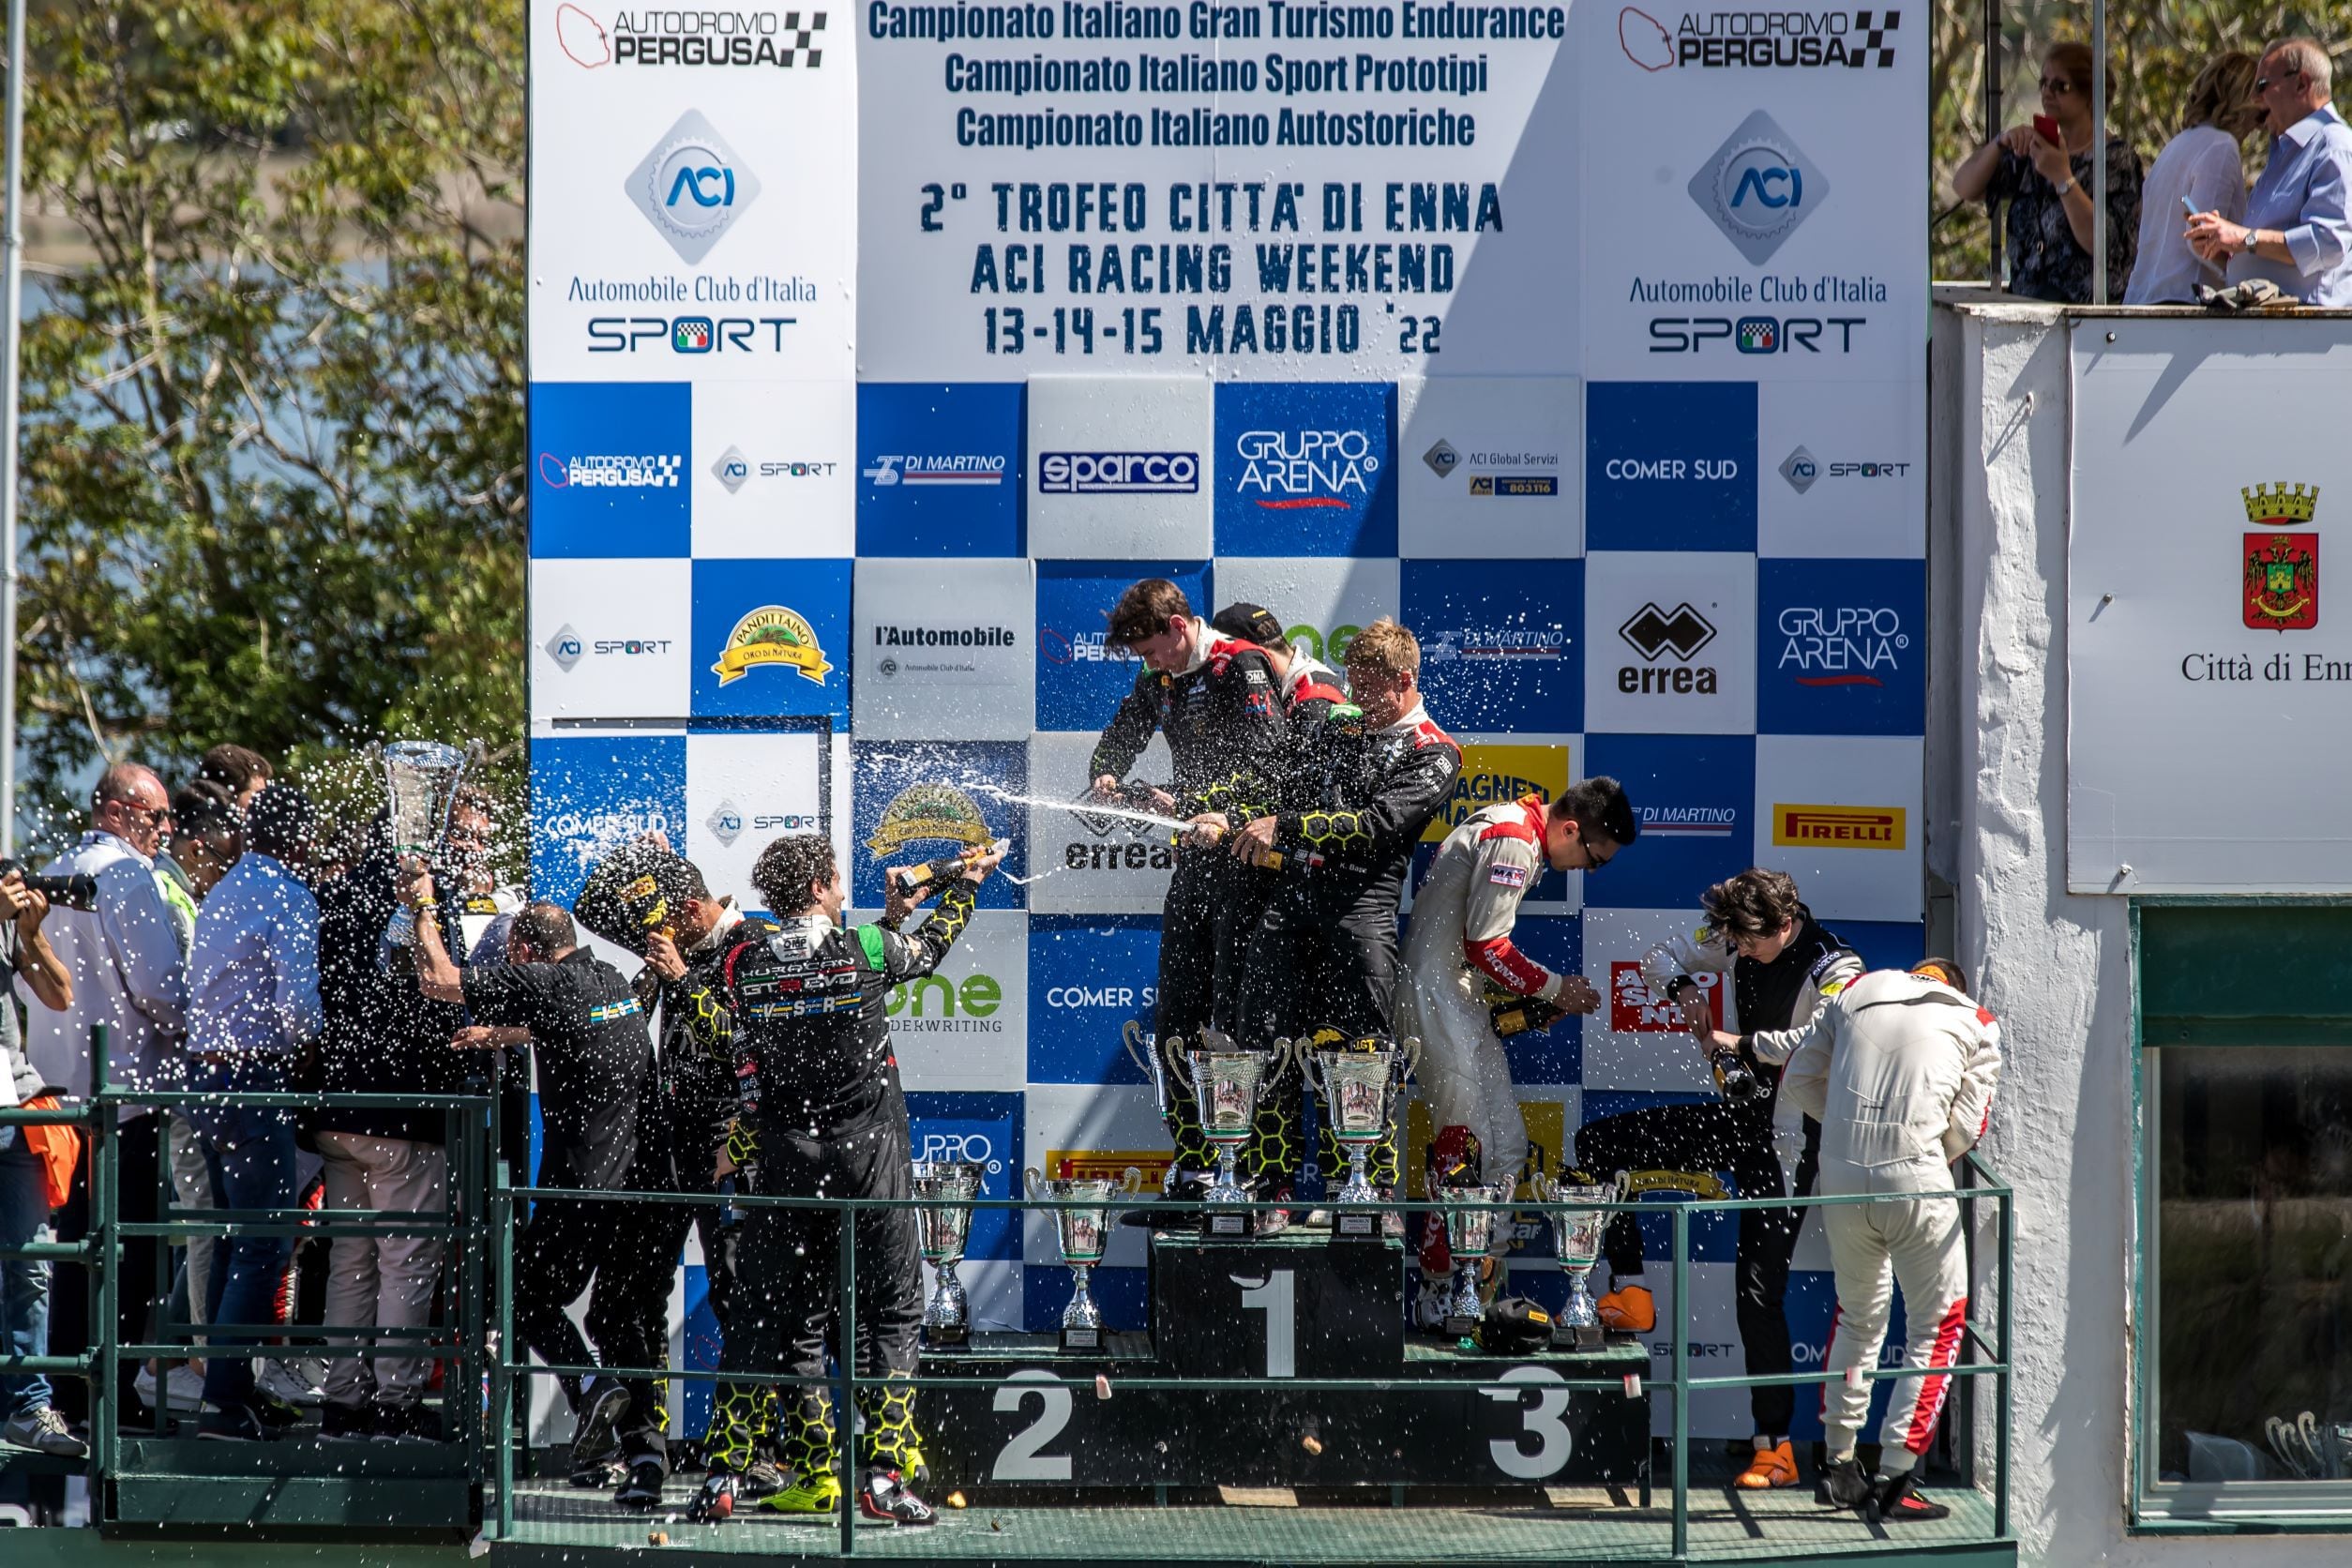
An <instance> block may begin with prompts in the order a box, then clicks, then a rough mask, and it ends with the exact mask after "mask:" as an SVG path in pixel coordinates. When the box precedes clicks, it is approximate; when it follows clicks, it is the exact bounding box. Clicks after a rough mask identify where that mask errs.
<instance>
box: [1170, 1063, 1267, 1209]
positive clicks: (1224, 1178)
mask: <svg viewBox="0 0 2352 1568" xmlns="http://www.w3.org/2000/svg"><path fill="white" fill-rule="evenodd" d="M1290 1052H1291V1045H1290V1042H1289V1041H1288V1040H1277V1041H1275V1042H1274V1049H1273V1050H1272V1051H1271V1052H1267V1051H1252V1050H1235V1051H1220V1050H1196V1051H1193V1052H1191V1053H1189V1054H1188V1056H1187V1057H1186V1059H1185V1060H1186V1062H1187V1063H1188V1064H1189V1065H1190V1066H1191V1069H1192V1086H1193V1090H1194V1092H1195V1093H1197V1094H1199V1097H1200V1131H1201V1135H1202V1136H1203V1137H1204V1138H1207V1139H1208V1140H1209V1142H1210V1143H1211V1144H1213V1145H1214V1147H1215V1149H1216V1152H1217V1178H1216V1180H1215V1181H1214V1182H1213V1183H1211V1184H1210V1185H1209V1190H1208V1191H1207V1192H1205V1193H1203V1194H1202V1195H1201V1203H1202V1204H1203V1205H1204V1217H1203V1220H1202V1227H1201V1233H1202V1234H1203V1235H1207V1236H1246V1235H1249V1234H1250V1233H1251V1232H1252V1230H1253V1229H1255V1227H1253V1226H1252V1225H1251V1223H1250V1221H1251V1219H1252V1218H1253V1216H1252V1214H1250V1212H1249V1211H1248V1210H1246V1209H1235V1208H1231V1207H1229V1205H1232V1204H1237V1203H1247V1202H1248V1201H1249V1193H1248V1191H1247V1190H1246V1189H1245V1188H1244V1187H1243V1185H1242V1184H1241V1176H1240V1172H1239V1171H1237V1170H1236V1169H1235V1168H1234V1165H1235V1162H1236V1161H1238V1160H1239V1159H1240V1158H1241V1154H1242V1145H1243V1144H1244V1143H1247V1142H1248V1141H1249V1139H1250V1135H1251V1133H1253V1132H1254V1131H1256V1130H1257V1126H1258V1091H1259V1086H1260V1085H1261V1084H1263V1083H1265V1081H1266V1080H1267V1079H1269V1078H1274V1077H1277V1076H1278V1075H1279V1074H1280V1073H1281V1070H1282V1065H1283V1063H1286V1062H1288V1061H1289V1058H1290Z"/></svg>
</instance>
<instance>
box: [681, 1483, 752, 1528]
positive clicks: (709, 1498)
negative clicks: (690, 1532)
mask: <svg viewBox="0 0 2352 1568" xmlns="http://www.w3.org/2000/svg"><path fill="white" fill-rule="evenodd" d="M741 1485H743V1483H742V1479H741V1478H740V1477H738V1476H737V1475H736V1474H735V1473H734V1472H733V1471H731V1470H713V1471H711V1472H710V1473H709V1474H708V1475H706V1476H704V1477H703V1478H702V1485H701V1489H700V1490H699V1491H697V1492H696V1493H695V1494H694V1500H692V1501H691V1502H688V1503H687V1504H686V1517H687V1518H688V1519H690V1520H692V1521H693V1522H694V1523H696V1524H698V1525H723V1524H725V1523H726V1522H727V1521H728V1520H730V1519H731V1518H733V1517H734V1516H735V1493H736V1489H737V1488H738V1487H739V1486H741Z"/></svg>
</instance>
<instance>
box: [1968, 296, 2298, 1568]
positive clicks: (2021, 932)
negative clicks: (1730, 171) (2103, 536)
mask: <svg viewBox="0 0 2352 1568" xmlns="http://www.w3.org/2000/svg"><path fill="white" fill-rule="evenodd" d="M1935 333H1936V338H1935V342H1936V348H1935V357H1934V369H1935V376H1936V392H1935V400H1934V403H1933V408H1934V417H1935V436H1934V445H1933V447H1932V451H1933V454H1934V458H1935V461H1936V464H1937V471H1936V473H1935V474H1934V475H1932V477H1931V485H1932V487H1933V492H1934V493H1933V499H1932V500H1931V504H1930V513H1929V530H1930V535H1929V552H1930V560H1931V573H1932V574H1933V581H1934V583H1935V584H1936V586H1935V587H1933V588H1931V595H1932V596H1933V597H1932V603H1933V607H1934V610H1935V612H1936V613H1937V615H1938V616H1939V617H1949V618H1950V619H1949V635H1946V634H1945V633H1944V632H1941V631H1939V632H1938V633H1937V640H1936V643H1935V646H1936V649H1937V653H1938V655H1939V656H1941V658H1942V662H1939V664H1938V665H1937V671H1938V673H1940V674H1941V675H1942V676H1943V677H1944V679H1943V682H1942V683H1941V685H1940V686H1938V685H1937V684H1934V683H1936V681H1937V677H1936V676H1935V675H1931V692H1935V691H1937V690H1941V691H1943V692H1945V693H1948V694H1949V696H1950V697H1951V699H1952V706H1951V707H1950V708H1949V709H1948V710H1947V709H1945V708H1943V707H1942V706H1941V704H1940V702H1939V700H1938V699H1937V697H1935V696H1931V700H1930V712H1929V721H1928V736H1929V738H1928V772H1929V780H1928V788H1927V800H1928V803H1929V818H1930V822H1931V837H1930V840H1929V845H1928V865H1929V867H1930V868H1931V870H1934V871H1937V872H1938V873H1940V874H1944V875H1948V876H1950V877H1951V878H1952V882H1953V883H1954V885H1955V889H1956V893H1957V902H1958V932H1959V952H1958V954H1957V955H1956V957H1959V958H1960V960H1961V961H1962V962H1963V963H1965V964H1966V965H1968V969H1969V972H1970V973H1971V975H1973V976H1975V977H1977V983H1978V989H1979V993H1980V995H1981V997H1982V999H1983V1001H1984V1003H1986V1005H1988V1006H1990V1007H1991V1008H1992V1009H1993V1010H1994V1011H1995V1012H1996V1013H1998V1014H1999V1015H2000V1018H2001V1028H2002V1035H2003V1041H2004V1046H2005V1055H2006V1065H2005V1068H2004V1072H2003V1078H2002V1083H2001V1092H2000V1097H1999V1102H1998V1106H1997V1107H1996V1108H1995V1111H1994V1116H1993V1126H1992V1131H1991V1132H1990V1134H1989V1135H1988V1137H1987V1138H1986V1141H1985V1145H1984V1151H1983V1152H1984V1155H1985V1158H1986V1159H1987V1160H1988V1161H1989V1162H1990V1163H1991V1164H1992V1165H1993V1166H1994V1168H1996V1169H1998V1171H2000V1172H2001V1174H2002V1175H2003V1176H2005V1177H2006V1178H2007V1179H2008V1180H2009V1182H2010V1183H2011V1184H2013V1186H2014V1187H2015V1188H2016V1191H2017V1241H2016V1275H2015V1295H2016V1300H2015V1303H2014V1312H2015V1317H2014V1324H2015V1329H2014V1333H2015V1363H2016V1367H2017V1376H2016V1379H2015V1383H2014V1390H2015V1405H2014V1423H2013V1429H2012V1430H2013V1450H2012V1466H2013V1469H2012V1482H2011V1485H2012V1488H2013V1490H2012V1494H2011V1496H2012V1507H2013V1527H2014V1529H2015V1530H2016V1532H2017V1536H2018V1539H2019V1542H2020V1543H2021V1545H2022V1548H2023V1557H2024V1560H2026V1561H2028V1562H2035V1563H2050V1564H2065V1565H2067V1568H2073V1565H2076V1564H2083V1563H2092V1562H2101V1563H2122V1564H2132V1563H2161V1564H2165V1565H2186V1564H2193V1563H2208V1562H2230V1563H2238V1562H2260V1563H2266V1564H2268V1563H2280V1564H2290V1563H2292V1564H2300V1563H2313V1564H2318V1563H2323V1562H2324V1563H2331V1564H2332V1563H2337V1562H2341V1561H2342V1560H2344V1542H2343V1541H2342V1540H2341V1539H2340V1538H2337V1539H2329V1538H2327V1537H2316V1538H2314V1537H2287V1536H2274V1537H2244V1536H2240V1537H2227V1536H2224V1537H2210V1538H2198V1537H2179V1536H2172V1537H2157V1536H2147V1535H2141V1536H2129V1535H2127V1534H2126V1533H2125V1521H2126V1509H2127V1498H2128V1489H2127V1479H2126V1474H2125V1433H2126V1430H2127V1426H2128V1424H2129V1423H2130V1421H2131V1419H2132V1417H2131V1388H2132V1339H2133V1323H2132V1316H2131V1305H2132V1304H2131V1280H2132V1258H2133V1249H2134V1248H2135V1247H2136V1245H2137V1241H2136V1234H2137V1229H2138V1223H2137V1214H2136V1210H2135V1207H2134V1201H2133V1199H2134V1193H2133V1142H2132V1139H2133V1122H2132V1115H2133V1111H2132V1081H2133V1079H2132V1049H2133V1047H2132V972H2131V951H2130V949H2131V942H2130V934H2129V925H2128V921H2129V908H2128V905H2127V903H2126V901H2125V900H2123V899H2121V898H2110V897H2077V896H2073V895H2070V894H2068V893H2067V891H2066V841H2065V822H2066V809H2065V807H2066V641H2065V639H2066V625H2065V602H2066V599H2065V595H2066V534H2067V531H2066V517H2067V480H2068V462H2069V452H2068V438H2069V429H2070V420H2069V417H2068V412H2067V391H2068V366H2067V341H2066V326H2065V321H2064V318H2063V317H2062V316H2061V315H2060V313H2059V312H2058V311H2056V310H2054V309H2043V308H2036V307H2030V306H2020V305H2013V304H2009V305H1998V306H1994V305H1983V306H1980V305H1972V304H1953V303H1951V302H1949V301H1946V302H1939V305H1938V308H1937V311H1936V327H1935ZM1947 716H1948V717H1949V719H1950V721H1951V722H1950V724H1949V727H1946V725H1945V723H1944V722H1943V720H1944V719H1945V717H1947ZM1946 803H1949V805H1950V807H1951V817H1950V818H1948V817H1947V816H1946V814H1945V813H1944V812H1943V811H1940V810H1938V809H1937V807H1938V806H1939V805H1943V804H1946ZM1948 821H1951V822H1954V823H1955V824H1956V831H1951V830H1950V829H1947V828H1946V823H1947V822H1948ZM1937 831H1942V832H1944V833H1945V834H1946V835H1947V837H1946V838H1945V840H1944V841H1943V842H1940V843H1939V842H1938V841H1937ZM1990 1240H1991V1238H1990V1237H1989V1236H1988V1237H1987V1238H1986V1241H1987V1242H1988V1244H1989V1242H1990ZM1987 1250H1988V1253H1989V1246H1988V1249H1987ZM1984 1411H1985V1413H1984V1416H1983V1428H1982V1431H1981V1434H1980V1437H1981V1440H1982V1442H1983V1448H1982V1449H1981V1450H1980V1452H1983V1453H1985V1454H1987V1455H1989V1454H1990V1452H1991V1443H1992V1426H1991V1420H1990V1401H1989V1399H1988V1400H1987V1401H1986V1403H1985V1406H1984Z"/></svg>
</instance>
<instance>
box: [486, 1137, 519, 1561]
mask: <svg viewBox="0 0 2352 1568" xmlns="http://www.w3.org/2000/svg"><path fill="white" fill-rule="evenodd" d="M514 1220H515V1200H514V1198H513V1196H512V1194H511V1193H510V1192H509V1190H508V1183H507V1180H506V1162H505V1160H500V1161H498V1162H497V1164H496V1165H494V1166H493V1167H492V1168H491V1172H490V1244H491V1245H492V1247H493V1248H494V1249H495V1254H496V1257H497V1260H498V1333H497V1335H496V1336H495V1337H494V1338H493V1339H492V1340H491V1341H490V1347H489V1349H490V1441H492V1442H493V1443H495V1444H497V1448H496V1450H495V1453H496V1455H497V1472H498V1515H497V1526H498V1537H499V1539H500V1540H505V1538H506V1537H508V1536H510V1535H512V1534H513V1533H514V1531H515V1380H514V1376H513V1374H512V1373H510V1372H509V1371H508V1370H507V1357H509V1356H510V1355H512V1354H513V1353H514V1342H515V1224H514Z"/></svg>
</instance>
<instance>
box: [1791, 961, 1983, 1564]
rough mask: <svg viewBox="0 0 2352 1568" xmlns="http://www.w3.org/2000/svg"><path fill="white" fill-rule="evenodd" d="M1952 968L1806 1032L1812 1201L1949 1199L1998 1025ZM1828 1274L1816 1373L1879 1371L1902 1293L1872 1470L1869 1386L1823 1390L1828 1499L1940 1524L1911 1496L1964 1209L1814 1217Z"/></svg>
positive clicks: (1950, 1332)
mask: <svg viewBox="0 0 2352 1568" xmlns="http://www.w3.org/2000/svg"><path fill="white" fill-rule="evenodd" d="M1967 983H1968V981H1967V976H1966V975H1964V974H1962V973H1961V972H1960V966H1959V965H1957V964H1955V963H1953V962H1952V960H1951V959H1949V958H1923V959H1922V960H1921V961H1920V962H1919V963H1918V964H1917V965H1916V966H1914V967H1913V968H1912V970H1911V971H1910V972H1908V973H1904V972H1901V971H1898V970H1878V971H1877V972H1873V973H1869V974H1865V975H1863V976H1862V978H1861V979H1859V980H1857V981H1855V982H1854V983H1853V984H1852V985H1850V986H1847V988H1846V989H1845V990H1844V991H1843V992H1841V993H1840V994H1839V995H1838V996H1837V997H1836V998H1835V999H1834V1000H1833V1001H1832V1002H1831V1003H1830V1004H1829V1005H1828V1006H1827V1007H1825V1008H1823V1009H1822V1010H1821V1012H1820V1013H1819V1015H1818V1016H1817V1017H1816V1018H1814V1020H1813V1025H1812V1027H1811V1028H1809V1029H1808V1030H1806V1031H1805V1033H1804V1036H1803V1038H1802V1040H1801V1041H1800V1042H1799V1043H1798V1045H1797V1048H1796V1050H1795V1051H1794V1052H1793V1053H1792V1054H1791V1055H1790V1057H1789V1059H1788V1066H1787V1069H1786V1071H1784V1072H1783V1074H1782V1076H1781V1093H1782V1094H1783V1095H1785V1096H1787V1098H1789V1099H1791V1100H1793V1101H1794V1102H1795V1103H1796V1105H1797V1106H1798V1107H1799V1108H1801V1109H1802V1110H1803V1111H1804V1112H1805V1114H1806V1115H1808V1116H1811V1117H1813V1118H1814V1119H1816V1120H1817V1121H1818V1122H1819V1123H1821V1173H1820V1189H1819V1190H1820V1191H1821V1192H1823V1193H1824V1194H1832V1193H1836V1194H1846V1193H1943V1194H1948V1193H1950V1192H1951V1191H1952V1161H1954V1160H1956V1159H1958V1158H1959V1157H1960V1156H1961V1155H1963V1154H1965V1153H1968V1151H1969V1150H1970V1149H1971V1148H1973V1147H1975V1144H1976V1140H1977V1139H1978V1138H1982V1137H1983V1136H1984V1128H1985V1124H1986V1123H1988V1122H1989V1121H1990V1120H1991V1119H1992V1115H1993V1091H1994V1088H1995V1087H1996V1086H1997V1085H1998V1083H1999V1081H2000V1075H2001V1052H2000V1026H1999V1025H1998V1023H1997V1022H1996V1021H1995V1019H1994V1018H1993V1015H1992V1013H1991V1012H1990V1011H1989V1010H1988V1009H1986V1008H1984V1007H1982V1006H1979V1005H1978V1004H1977V1003H1975V1002H1974V1001H1972V1000H1971V999H1970V998H1969V997H1968V995H1967V994H1966V993H1965V992H1964V991H1962V990H1961V987H1963V986H1964V985H1966V984H1967ZM1821 1218H1822V1220H1823V1229H1824V1230H1826V1231H1827V1233H1828V1235H1829V1240H1830V1261H1831V1263H1832V1266H1833V1267H1834V1268H1835V1270H1836V1272H1837V1316H1836V1317H1835V1318H1834V1319H1832V1320H1831V1324H1830V1347H1829V1353H1828V1356H1827V1357H1826V1358H1825V1359H1826V1364H1825V1366H1824V1368H1823V1369H1824V1370H1825V1371H1829V1372H1832V1373H1840V1374H1843V1373H1845V1372H1847V1371H1850V1370H1851V1369H1853V1368H1855V1367H1858V1366H1876V1365H1877V1364H1878V1350H1879V1348H1880V1346H1881V1345H1883V1344H1884V1343H1885V1341H1886V1336H1887V1319H1888V1317H1889V1315H1890V1313H1891V1310H1892V1290H1893V1288H1894V1287H1895V1286H1897V1285H1900V1286H1901V1287H1902V1288H1903V1304H1904V1312H1905V1317H1906V1319H1907V1321H1906V1322H1905V1324H1904V1336H1905V1340H1906V1345H1907V1349H1906V1351H1905V1354H1904V1376H1903V1377H1902V1379H1901V1380H1898V1381H1897V1382H1896V1383H1895V1385H1894V1397H1893V1399H1892V1401H1891V1402H1890V1403H1889V1404H1888V1406H1887V1419H1886V1425H1884V1426H1883V1427H1882V1428H1881V1429H1880V1442H1881V1443H1882V1445H1883V1451H1882V1452H1883V1456H1882V1458H1881V1459H1880V1461H1879V1473H1878V1474H1877V1475H1875V1476H1865V1475H1864V1474H1863V1473H1862V1466H1861V1465H1860V1464H1859V1463H1858V1462H1857V1461H1856V1459H1855V1456H1854V1444H1855V1438H1856V1435H1857V1434H1858V1433H1859V1432H1860V1431H1861V1430H1862V1423H1863V1422H1864V1421H1866V1420H1867V1419H1869V1413H1870V1395H1871V1385H1870V1384H1869V1383H1868V1382H1848V1381H1847V1380H1845V1379H1844V1378H1843V1377H1839V1378H1833V1379H1832V1380H1831V1381H1830V1382H1828V1383H1827V1384H1825V1385H1823V1387H1822V1390H1821V1424H1822V1425H1823V1426H1824V1427H1825V1428H1826V1429H1827V1432H1828V1437H1829V1452H1830V1470H1829V1477H1828V1481H1829V1490H1830V1498H1831V1500H1832V1501H1834V1502H1835V1503H1837V1505H1838V1506H1840V1507H1841V1508H1856V1507H1859V1508H1861V1509H1862V1510H1863V1511H1864V1512H1865V1514H1866V1515H1868V1516H1871V1517H1875V1518H1879V1519H1885V1520H1890V1521H1892V1520H1913V1519H1940V1518H1942V1517H1943V1516H1944V1515H1946V1514H1947V1513H1949V1512H1950V1510H1948V1509H1946V1508H1945V1507H1944V1506H1943V1505H1942V1504H1940V1503H1935V1502H1930V1501H1928V1500H1927V1499H1925V1498H1923V1497H1922V1496H1921V1495H1920V1494H1919V1492H1918V1490H1917V1487H1918V1466H1919V1461H1920V1457H1921V1456H1922V1455H1924V1454H1925V1453H1926V1452H1927V1446H1928V1444H1929V1442H1930V1441H1932V1440H1934V1438H1935V1435H1936V1418H1937V1415H1938V1414H1939V1413H1940V1412H1941V1410H1942V1409H1943V1402H1944V1394H1945V1392H1946V1389H1947V1387H1948V1386H1949V1384H1950V1383H1951V1378H1950V1377H1949V1376H1948V1375H1947V1373H1946V1370H1945V1369H1946V1368H1948V1367H1950V1366H1951V1365H1952V1360H1953V1358H1954V1356H1955V1355H1956V1354H1957V1352H1958V1350H1959V1348H1960V1338H1961V1334H1962V1333H1963V1331H1964V1329H1965V1327H1966V1325H1967V1321H1968V1261H1967V1256H1966V1254H1965V1252H1964V1251H1963V1250H1962V1246H1961V1233H1960V1205H1959V1202H1958V1200H1957V1199H1953V1198H1950V1197H1939V1198H1930V1199H1922V1200H1916V1201H1911V1202H1902V1203H1863V1204H1845V1205H1838V1206H1834V1207H1832V1208H1829V1209H1826V1210H1824V1211H1823V1212H1822V1215H1821Z"/></svg>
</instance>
